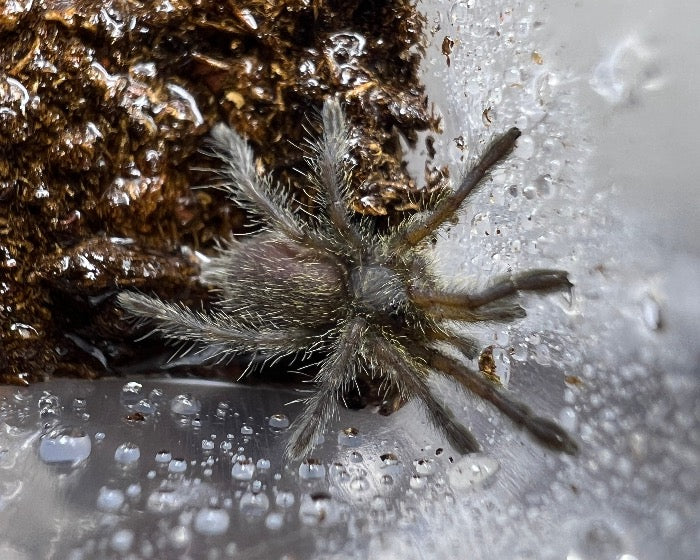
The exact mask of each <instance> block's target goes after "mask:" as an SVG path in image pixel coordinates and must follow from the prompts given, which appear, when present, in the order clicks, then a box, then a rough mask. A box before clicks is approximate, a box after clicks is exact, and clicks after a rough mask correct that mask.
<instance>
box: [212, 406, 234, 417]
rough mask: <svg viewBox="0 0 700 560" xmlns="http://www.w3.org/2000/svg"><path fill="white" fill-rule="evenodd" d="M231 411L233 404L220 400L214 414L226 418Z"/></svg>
mask: <svg viewBox="0 0 700 560" xmlns="http://www.w3.org/2000/svg"><path fill="white" fill-rule="evenodd" d="M230 411H231V405H229V404H228V403H226V402H220V403H219V404H218V405H217V407H216V412H214V416H216V417H217V418H219V419H221V420H223V419H224V418H226V416H227V415H228V414H229V412H230Z"/></svg>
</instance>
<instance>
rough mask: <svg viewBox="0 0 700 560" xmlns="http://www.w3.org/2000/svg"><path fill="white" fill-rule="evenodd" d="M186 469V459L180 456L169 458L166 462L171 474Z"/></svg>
mask: <svg viewBox="0 0 700 560" xmlns="http://www.w3.org/2000/svg"><path fill="white" fill-rule="evenodd" d="M186 470H187V461H185V460H184V459H181V458H179V457H178V458H175V459H171V460H170V462H169V463H168V472H169V473H172V474H181V473H184V472H185V471H186Z"/></svg>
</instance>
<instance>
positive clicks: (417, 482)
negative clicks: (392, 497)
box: [408, 474, 426, 490]
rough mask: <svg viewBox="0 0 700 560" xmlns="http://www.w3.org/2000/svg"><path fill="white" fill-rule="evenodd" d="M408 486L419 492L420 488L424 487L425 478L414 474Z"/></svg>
mask: <svg viewBox="0 0 700 560" xmlns="http://www.w3.org/2000/svg"><path fill="white" fill-rule="evenodd" d="M408 484H409V486H410V487H411V488H413V489H414V490H419V489H420V488H424V487H425V484H426V479H425V477H422V476H421V475H419V474H414V475H412V476H411V480H410V481H409V483H408Z"/></svg>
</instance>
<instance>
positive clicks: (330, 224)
mask: <svg viewBox="0 0 700 560" xmlns="http://www.w3.org/2000/svg"><path fill="white" fill-rule="evenodd" d="M322 124H323V134H322V136H321V138H320V139H318V140H315V141H309V143H308V147H309V157H308V158H307V159H308V164H309V173H308V180H309V189H310V193H311V195H312V197H313V199H314V202H315V207H316V208H317V209H318V210H317V212H316V213H306V214H302V213H300V212H294V211H293V210H292V206H291V205H290V199H289V195H288V193H287V192H286V191H285V189H283V188H281V187H280V186H279V185H276V184H273V182H272V181H271V180H270V178H269V176H266V175H261V174H260V173H258V171H257V170H256V166H255V162H254V159H253V153H252V151H251V149H250V148H249V147H248V145H247V143H246V141H245V140H244V139H243V138H241V137H240V136H238V134H236V133H235V132H234V131H233V130H231V129H230V128H228V127H227V126H225V125H223V124H220V125H217V126H216V127H215V128H214V130H213V132H212V137H213V142H212V146H213V151H212V153H213V155H215V156H216V157H218V158H219V159H220V160H221V161H222V162H223V163H224V167H223V169H222V170H221V171H220V174H221V176H222V178H223V179H224V185H225V188H226V190H227V192H228V193H229V195H230V197H231V198H232V199H233V200H234V201H235V202H237V203H238V204H240V205H241V206H243V207H244V208H246V209H247V210H249V211H251V212H252V213H254V214H255V215H257V216H259V217H260V219H261V224H262V231H261V232H259V233H257V234H256V235H253V236H246V237H245V238H244V240H243V241H239V240H236V239H234V240H232V241H229V242H228V243H227V244H226V245H225V246H224V247H223V248H222V249H221V251H220V253H219V255H218V256H217V257H216V258H215V259H213V261H212V263H211V266H210V267H209V268H208V270H206V271H205V272H204V275H203V276H204V280H205V281H206V282H208V283H210V284H211V285H213V286H215V289H216V290H217V291H218V293H219V299H218V301H217V302H216V304H215V307H214V309H213V310H211V311H208V312H201V311H199V312H198V311H192V310H190V309H188V308H186V307H184V306H182V305H179V304H172V303H166V302H163V301H161V300H159V299H156V298H152V297H148V296H145V295H141V294H136V293H122V294H120V296H119V303H120V304H121V306H122V307H124V308H125V309H126V310H128V311H129V312H130V313H131V314H133V315H136V316H138V317H141V318H147V319H151V320H152V321H153V322H154V323H155V328H154V330H155V331H157V332H159V333H160V334H162V335H163V336H164V337H166V338H167V339H171V340H178V341H191V342H193V343H195V344H200V345H205V346H207V347H208V352H207V354H208V355H211V354H214V355H217V356H219V357H228V356H232V355H237V354H251V355H255V356H258V357H263V358H270V359H274V358H276V357H280V356H283V355H288V354H294V353H298V352H321V353H322V354H323V355H325V359H324V361H323V362H322V363H321V366H320V369H319V371H318V374H317V375H316V376H315V379H314V381H315V384H316V389H317V390H316V391H315V392H314V393H313V394H312V396H310V397H309V398H307V399H306V400H305V407H304V410H303V412H302V414H301V415H300V416H299V418H297V419H296V421H295V422H294V424H293V426H292V436H291V438H290V441H289V444H288V446H287V455H288V457H290V458H299V457H303V456H306V455H307V454H308V453H309V452H310V451H311V449H312V448H313V446H314V444H315V442H316V441H317V439H318V437H319V436H320V435H321V433H322V431H323V430H324V428H325V425H326V423H327V422H328V421H329V419H330V418H332V417H333V416H334V415H335V414H336V413H337V409H338V402H339V399H340V398H341V396H342V395H343V394H344V393H345V392H346V391H348V390H349V389H350V388H351V387H352V386H354V385H355V384H356V383H357V380H358V378H359V377H361V376H364V377H369V378H371V379H373V380H374V381H373V382H374V383H376V384H377V385H378V386H379V387H380V389H381V391H382V393H383V394H384V395H385V398H386V399H387V400H389V401H393V402H396V403H402V402H405V401H408V400H410V399H418V400H419V401H420V402H421V403H422V404H423V406H424V408H425V411H426V413H427V415H428V418H429V419H430V420H431V422H432V423H433V424H434V425H435V426H436V427H437V428H438V429H440V430H442V431H443V433H444V434H445V436H446V437H447V440H448V441H449V442H450V443H451V445H452V446H453V447H454V448H455V449H456V450H457V451H459V452H462V453H465V452H472V451H476V450H478V444H477V442H476V441H475V439H474V438H473V436H472V435H471V434H470V433H469V431H468V430H467V429H466V428H465V427H464V426H462V425H461V424H460V423H459V422H458V421H457V420H456V419H455V417H454V416H453V415H452V413H451V412H450V411H449V410H448V409H447V408H446V406H445V405H444V404H443V403H442V402H441V401H440V400H439V399H438V398H436V397H435V395H434V394H433V392H432V391H431V389H430V386H429V378H430V377H431V376H433V375H440V376H445V377H448V378H450V379H452V380H454V381H456V382H457V383H458V384H460V385H461V386H462V387H464V388H465V389H467V390H468V391H471V392H472V393H475V394H476V395H478V396H480V397H482V398H483V399H486V400H488V401H489V402H491V403H492V404H493V405H495V406H496V407H497V408H498V409H499V410H501V411H502V412H503V413H504V414H506V415H507V416H508V417H509V418H511V419H512V420H513V421H514V422H515V423H517V424H519V425H522V426H524V427H525V428H527V429H528V430H529V431H530V432H531V433H532V434H533V435H534V436H536V437H537V438H538V439H540V440H541V441H542V442H544V443H545V444H547V445H549V446H551V447H554V448H557V449H561V450H564V451H567V452H574V451H575V450H576V444H575V443H574V441H573V440H572V439H571V438H570V437H569V436H568V435H567V434H566V432H564V431H563V430H562V429H561V428H560V427H559V426H558V425H557V424H555V423H554V422H551V421H549V420H546V419H544V418H541V417H538V416H535V415H533V414H532V413H531V411H530V410H529V409H528V408H527V407H526V406H525V405H523V404H521V403H519V402H516V401H513V400H512V399H511V398H510V397H509V396H507V394H506V393H505V392H503V391H501V390H499V389H498V388H497V387H495V386H494V385H493V384H492V383H491V382H490V381H488V380H487V379H485V378H484V377H483V376H482V375H480V374H479V373H478V372H475V371H472V370H470V369H469V368H468V367H467V366H466V365H465V364H464V363H463V362H462V361H460V360H458V359H455V358H454V357H453V354H454V353H455V352H456V353H457V354H460V353H461V354H462V355H463V356H464V357H466V358H470V359H471V358H473V357H474V356H475V355H476V352H477V350H476V348H477V346H476V343H475V341H473V340H471V339H469V338H464V337H460V336H457V335H455V334H453V333H452V332H451V330H450V329H449V328H448V326H447V325H446V323H445V322H446V321H457V322H459V321H462V322H475V321H508V320H512V319H514V318H518V317H522V316H523V315H524V310H523V309H522V307H520V306H519V305H517V304H516V303H514V302H513V296H515V295H516V293H517V292H518V291H522V290H535V291H547V290H553V289H561V288H568V287H569V286H570V283H569V281H568V279H567V275H566V273H565V272H562V271H558V270H532V271H529V272H525V273H520V274H513V275H510V276H507V277H499V278H495V279H494V280H493V281H492V282H491V284H490V287H487V288H486V289H483V290H480V291H477V292H474V293H471V292H465V291H460V290H451V289H450V288H449V287H448V285H447V284H446V283H445V282H444V281H441V280H440V279H438V278H437V277H436V276H435V275H434V274H433V273H432V272H431V267H430V259H429V257H428V252H427V249H429V247H430V243H429V240H430V238H431V236H432V235H433V234H434V233H435V232H436V230H437V229H438V228H440V227H441V225H442V224H443V223H444V222H445V221H446V220H448V219H450V218H452V217H453V216H454V215H455V213H456V212H457V211H458V210H459V208H460V207H461V205H462V204H463V202H464V200H465V199H466V198H467V196H468V195H469V194H470V193H471V192H473V191H474V189H475V188H476V187H477V186H478V184H479V182H480V181H481V179H482V178H483V177H484V175H485V173H486V172H487V171H488V169H489V168H490V167H491V166H492V165H494V164H495V163H496V162H498V161H499V160H500V159H502V158H503V157H504V156H506V155H507V154H508V153H509V152H510V150H511V149H512V147H513V145H514V143H515V140H516V139H517V138H518V136H519V135H520V131H519V130H518V129H516V128H511V129H510V130H509V131H508V132H506V133H505V134H503V135H502V136H501V137H500V138H498V139H497V140H496V141H495V142H494V143H493V144H491V146H490V147H489V148H488V149H487V150H486V152H485V154H484V155H483V156H482V158H481V159H480V160H479V161H478V162H477V164H476V165H475V166H474V167H473V168H472V169H471V170H470V171H469V172H468V173H467V174H466V176H465V177H464V179H463V180H462V183H461V184H460V186H459V188H458V189H457V190H455V191H454V192H452V193H451V194H449V196H444V197H443V198H441V199H440V200H438V201H437V202H436V203H435V204H434V205H433V208H431V209H430V210H428V211H426V212H423V213H420V214H418V215H416V216H413V217H412V218H410V219H407V220H405V221H404V222H403V223H402V224H401V225H400V226H399V227H397V228H395V229H394V230H392V231H390V232H389V233H386V234H378V233H377V232H376V231H375V230H374V228H373V227H372V225H371V222H369V221H368V220H365V219H356V218H355V217H354V216H352V214H351V212H350V211H349V209H348V208H349V196H350V193H349V188H350V179H351V176H350V171H351V170H350V165H349V163H348V162H349V160H350V154H349V152H350V149H351V147H352V141H351V138H350V134H349V131H348V128H347V126H346V123H345V118H344V115H343V111H342V109H341V107H340V105H339V104H338V102H337V101H335V100H332V99H331V100H328V101H326V103H325V104H324V106H323V111H322ZM446 347H450V348H452V352H446V351H445V350H446Z"/></svg>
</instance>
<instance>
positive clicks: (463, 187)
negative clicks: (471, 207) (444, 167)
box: [391, 127, 520, 252]
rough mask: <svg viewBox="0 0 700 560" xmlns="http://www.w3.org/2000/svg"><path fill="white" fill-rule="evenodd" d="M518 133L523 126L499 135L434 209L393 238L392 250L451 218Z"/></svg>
mask: <svg viewBox="0 0 700 560" xmlns="http://www.w3.org/2000/svg"><path fill="white" fill-rule="evenodd" d="M519 136H520V130H518V129H517V128H515V127H513V128H511V129H510V130H508V132H505V133H504V134H503V135H501V136H500V137H499V138H497V139H496V140H495V141H494V142H493V143H492V144H491V145H490V146H489V147H488V148H487V150H486V152H485V153H484V155H482V156H481V159H479V161H478V162H477V163H476V165H475V166H474V167H472V168H471V169H470V170H469V172H468V173H467V175H466V176H465V177H464V179H463V180H462V183H461V184H460V185H459V188H458V189H457V190H456V191H455V192H454V193H453V194H452V195H450V196H448V197H447V198H444V199H443V200H441V201H440V202H439V203H438V204H437V206H436V207H435V208H434V209H433V210H432V211H431V212H428V213H426V214H427V215H426V216H424V217H423V219H422V220H420V221H418V222H414V223H413V225H411V226H409V227H408V228H407V229H405V230H403V231H402V232H401V233H399V234H397V235H396V236H395V237H394V238H393V239H392V247H391V252H394V251H397V250H401V249H402V248H406V247H413V246H415V245H418V243H420V242H421V241H422V240H423V239H425V238H426V237H427V236H428V235H430V234H431V233H433V232H434V231H435V230H436V229H437V228H439V227H440V226H441V225H442V223H443V222H445V221H446V220H448V219H449V218H450V217H451V216H452V215H453V214H454V213H455V212H456V211H457V210H458V209H459V207H460V206H461V204H462V202H464V199H465V198H467V196H469V194H470V193H471V192H472V191H473V190H474V189H475V188H476V187H477V186H478V185H479V183H480V182H481V180H482V179H483V178H484V175H486V172H487V171H488V170H489V169H490V168H491V167H492V166H493V165H494V164H496V163H497V162H498V161H500V160H501V159H503V158H504V157H505V156H506V155H508V153H509V152H510V151H511V150H512V149H513V146H514V145H515V141H516V140H517V138H518V137H519Z"/></svg>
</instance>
